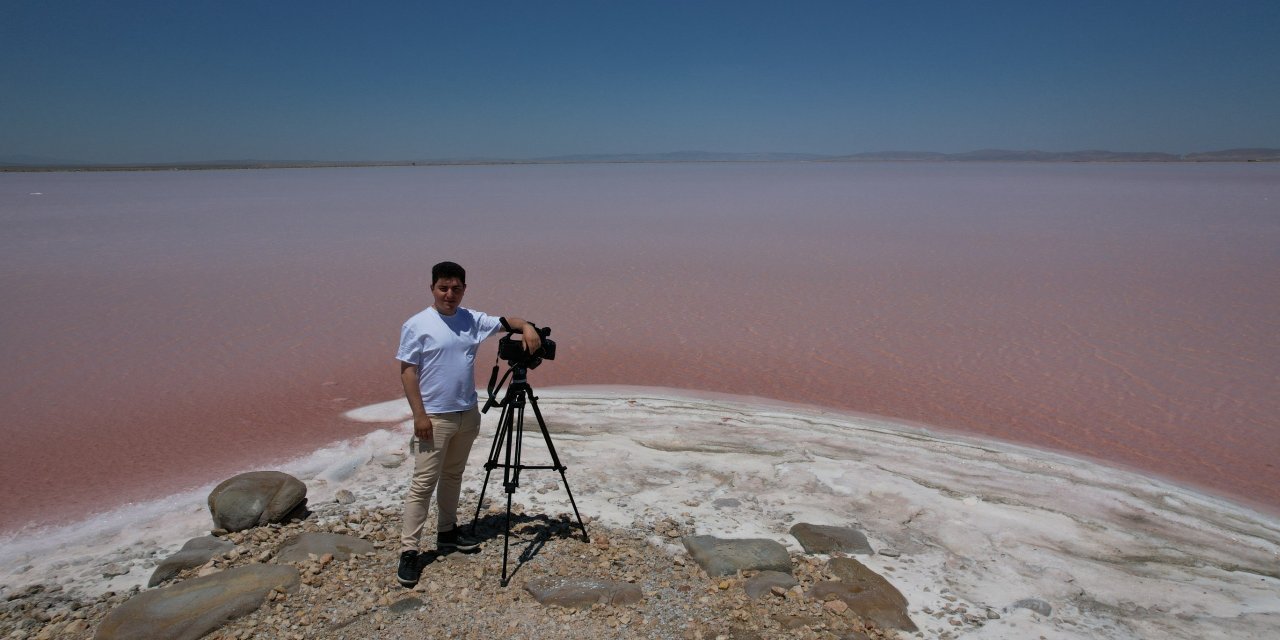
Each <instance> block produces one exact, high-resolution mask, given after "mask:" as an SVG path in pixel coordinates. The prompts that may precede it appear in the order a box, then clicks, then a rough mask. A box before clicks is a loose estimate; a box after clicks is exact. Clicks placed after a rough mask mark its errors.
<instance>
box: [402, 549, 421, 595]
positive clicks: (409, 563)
mask: <svg viewBox="0 0 1280 640" xmlns="http://www.w3.org/2000/svg"><path fill="white" fill-rule="evenodd" d="M421 574H422V570H421V569H419V568H418V552H417V551H401V552H400V568H399V569H396V580H399V581H400V584H401V585H404V588H406V589H412V588H413V587H414V586H415V585H417V584H418V576H419V575H421Z"/></svg>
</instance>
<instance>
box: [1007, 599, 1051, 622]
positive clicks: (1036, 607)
mask: <svg viewBox="0 0 1280 640" xmlns="http://www.w3.org/2000/svg"><path fill="white" fill-rule="evenodd" d="M1009 608H1010V609H1030V610H1032V611H1034V612H1036V613H1038V614H1040V615H1042V616H1045V617H1046V618H1047V617H1049V614H1051V613H1053V607H1051V606H1049V603H1048V602H1045V601H1044V600H1041V599H1039V598H1023V599H1022V600H1019V601H1017V602H1015V603H1013V604H1011V605H1009Z"/></svg>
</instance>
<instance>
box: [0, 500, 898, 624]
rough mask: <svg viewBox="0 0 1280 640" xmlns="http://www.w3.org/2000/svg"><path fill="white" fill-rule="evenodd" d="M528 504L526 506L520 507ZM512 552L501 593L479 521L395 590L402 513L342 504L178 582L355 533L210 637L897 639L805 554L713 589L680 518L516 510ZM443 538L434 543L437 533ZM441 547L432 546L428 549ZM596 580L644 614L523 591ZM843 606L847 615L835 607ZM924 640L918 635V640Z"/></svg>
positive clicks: (57, 614)
mask: <svg viewBox="0 0 1280 640" xmlns="http://www.w3.org/2000/svg"><path fill="white" fill-rule="evenodd" d="M517 507H519V505H517ZM513 520H514V527H513V532H512V537H511V546H510V567H509V571H510V572H511V578H510V584H509V585H508V586H505V587H504V586H503V585H502V584H501V574H502V555H503V554H502V548H503V535H502V529H501V526H502V523H503V514H502V512H501V511H498V510H497V509H494V510H491V511H490V512H488V513H487V514H485V515H482V517H481V526H480V528H479V530H478V532H477V533H478V537H480V538H481V539H482V540H484V541H485V543H484V546H483V548H482V549H481V550H480V551H478V552H474V553H461V552H454V553H449V554H444V555H437V554H435V553H429V554H428V556H427V557H428V560H427V562H426V566H425V567H424V569H423V572H422V578H421V581H420V582H419V583H418V585H417V587H415V588H414V589H405V588H404V587H402V586H400V585H399V584H398V583H397V582H396V580H395V576H394V574H395V570H396V563H397V560H398V549H397V547H398V545H397V544H396V542H395V541H396V539H397V537H398V531H399V525H400V514H399V510H398V509H394V508H369V507H358V506H356V505H348V506H341V505H336V504H330V505H325V506H322V507H320V508H319V509H318V510H317V512H316V513H315V514H313V515H312V516H311V517H309V518H308V519H307V520H306V521H304V522H301V523H292V524H288V525H272V526H268V527H261V528H258V529H253V530H250V531H245V532H240V533H231V534H224V535H223V536H222V537H223V538H224V539H226V540H229V541H231V542H233V543H235V544H236V545H237V546H236V547H235V548H234V549H232V550H231V551H228V552H227V553H225V554H223V555H221V556H218V557H216V558H214V559H213V560H211V561H210V562H209V563H207V564H206V565H204V566H202V567H197V568H195V569H191V570H188V571H185V572H183V573H182V574H179V576H178V578H177V579H178V580H182V579H186V578H190V577H192V576H195V575H204V574H208V573H211V572H215V571H220V570H222V569H225V568H228V567H232V566H241V565H246V564H251V563H256V562H273V561H274V560H273V558H274V555H275V554H276V552H277V551H278V549H280V547H281V546H283V545H284V544H286V543H287V542H288V541H289V540H290V539H291V538H293V537H295V536H297V535H298V534H300V533H302V532H304V531H327V532H332V533H342V534H347V535H356V536H359V537H362V538H365V539H367V540H370V541H372V542H374V544H375V546H376V547H377V550H376V551H374V552H372V553H369V554H365V555H357V556H352V557H350V558H347V559H333V558H331V557H329V556H328V555H326V556H323V557H314V556H313V557H311V558H309V559H308V560H304V561H301V562H298V563H294V564H295V565H296V566H298V568H299V569H300V570H301V572H302V583H301V584H300V585H299V587H298V588H297V589H296V590H294V591H293V592H292V593H280V592H273V593H271V594H270V595H269V597H268V598H267V601H266V602H265V603H264V604H263V606H262V607H261V608H259V609H258V610H257V611H256V612H254V613H252V614H250V615H248V616H245V617H243V618H240V619H238V620H234V621H232V622H230V623H228V624H227V625H225V626H223V627H221V628H220V629H218V630H216V631H214V632H212V633H210V634H209V635H208V636H206V637H207V638H218V639H231V638H238V639H248V638H263V639H295V638H296V639H303V638H329V639H345V638H389V639H406V640H418V639H426V638H477V639H478V638H495V637H501V638H513V639H519V638H530V639H532V638H566V639H576V638H582V639H591V640H596V639H598V638H658V639H666V638H671V639H697V640H702V639H705V640H711V639H713V638H779V637H786V638H849V639H859V638H895V637H898V636H897V635H896V634H895V632H893V631H881V630H879V629H874V628H868V627H867V626H866V625H864V624H863V622H862V621H861V620H859V619H858V618H856V617H855V616H853V615H852V614H850V613H849V612H848V611H841V610H840V609H842V607H840V606H839V605H835V603H830V604H828V603H823V602H815V601H810V600H806V599H805V598H803V596H802V591H801V590H802V589H805V588H807V587H808V586H810V585H811V584H813V583H814V582H815V581H818V580H823V579H829V578H830V576H825V575H823V566H824V565H825V559H820V558H813V557H806V556H803V555H798V554H797V555H793V557H792V564H793V569H794V571H793V573H794V575H795V577H796V578H797V580H798V581H799V582H800V585H799V587H798V588H795V589H792V590H790V591H786V592H784V593H781V594H778V593H773V594H770V595H766V596H765V597H764V598H762V599H761V600H754V601H753V600H751V599H750V598H748V597H747V595H746V594H745V593H744V592H743V589H742V583H743V582H744V580H745V579H747V578H750V577H751V576H750V575H749V574H748V575H739V576H732V577H727V578H711V577H709V576H707V574H706V573H705V572H703V570H702V569H701V568H700V567H698V566H697V565H696V564H695V563H694V562H693V561H692V560H690V559H689V558H688V556H687V555H686V554H684V553H683V551H673V549H672V548H671V546H670V545H667V544H660V543H659V541H662V540H667V541H674V540H676V539H677V538H678V536H679V535H680V534H681V533H683V532H684V531H683V527H684V525H681V524H679V523H675V522H673V521H670V520H663V521H659V522H653V523H637V524H639V525H640V526H639V527H637V528H635V529H633V530H627V531H623V530H618V529H608V528H605V527H602V526H599V525H598V524H592V523H588V525H587V528H588V532H589V533H590V536H591V540H590V542H588V541H585V540H583V536H582V534H581V531H580V530H579V529H578V526H577V523H576V521H573V520H572V519H571V518H570V516H569V515H568V514H560V515H557V516H547V515H543V514H533V515H526V514H524V513H523V509H522V508H517V509H516V513H515V516H514V517H513ZM431 535H434V534H431ZM429 539H434V538H429ZM546 576H561V577H585V578H600V579H611V580H622V581H627V582H632V583H635V584H636V585H638V586H639V587H640V588H641V590H642V592H643V594H644V598H643V599H642V600H641V601H640V602H639V603H636V604H633V605H620V606H605V605H599V604H597V605H593V606H592V607H591V608H589V609H569V608H562V607H558V606H544V605H542V604H539V603H538V602H537V601H536V600H535V599H534V598H533V596H532V595H530V593H529V592H528V591H526V590H525V589H524V584H525V583H526V582H527V581H530V580H533V579H535V578H539V577H546ZM133 593H136V590H135V591H132V592H129V593H119V594H113V593H108V594H104V595H102V596H100V597H98V598H95V599H80V598H77V597H75V596H72V595H68V594H67V593H65V592H63V591H62V590H61V589H57V588H47V587H40V586H34V587H31V588H28V589H26V590H24V591H22V592H18V593H14V594H12V595H10V596H9V600H8V601H6V602H4V603H0V634H2V635H4V636H5V637H9V638H17V639H26V638H89V637H91V636H92V634H93V630H94V628H95V627H96V626H97V623H98V621H100V620H101V619H102V617H103V616H105V615H106V614H107V613H108V612H109V611H110V610H111V608H113V607H114V606H116V605H117V604H119V603H121V602H123V601H125V600H127V599H128V598H129V597H130V596H131V595H133ZM831 605H835V606H831ZM912 635H913V636H914V635H915V634H912Z"/></svg>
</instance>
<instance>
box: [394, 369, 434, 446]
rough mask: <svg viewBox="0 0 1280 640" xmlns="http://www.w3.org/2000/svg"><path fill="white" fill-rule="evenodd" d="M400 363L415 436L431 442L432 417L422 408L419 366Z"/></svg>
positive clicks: (401, 378)
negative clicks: (411, 412)
mask: <svg viewBox="0 0 1280 640" xmlns="http://www.w3.org/2000/svg"><path fill="white" fill-rule="evenodd" d="M397 362H399V363H400V384H401V385H403V386H404V397H405V398H406V399H408V400H409V409H411V410H412V411H413V435H415V436H417V437H418V439H419V440H426V441H428V442H430V441H431V437H432V435H433V433H432V429H431V416H428V415H427V410H426V408H424V407H423V406H422V386H421V382H420V380H419V378H418V366H417V365H412V364H409V363H408V362H405V361H403V360H399V361H397Z"/></svg>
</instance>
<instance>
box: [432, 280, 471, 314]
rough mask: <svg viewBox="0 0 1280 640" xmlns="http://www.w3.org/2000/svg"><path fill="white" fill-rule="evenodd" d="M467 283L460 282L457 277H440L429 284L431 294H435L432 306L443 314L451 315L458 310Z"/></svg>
mask: <svg viewBox="0 0 1280 640" xmlns="http://www.w3.org/2000/svg"><path fill="white" fill-rule="evenodd" d="M466 291H467V285H465V284H462V281H461V280H458V279H457V278H440V279H439V280H436V281H435V284H432V285H431V295H432V296H435V299H436V301H435V304H433V305H432V306H433V307H435V308H436V311H438V312H439V313H440V315H443V316H451V315H453V314H454V312H456V311H457V310H458V305H460V304H462V294H463V293H466Z"/></svg>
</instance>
